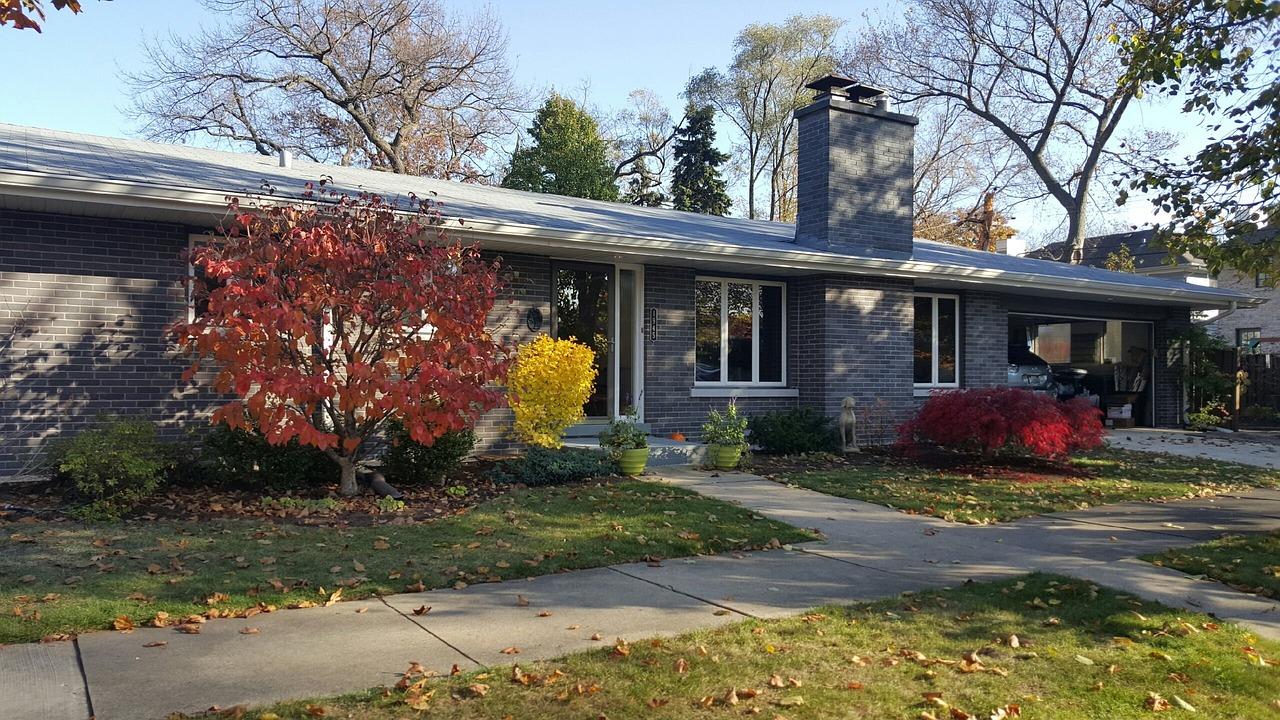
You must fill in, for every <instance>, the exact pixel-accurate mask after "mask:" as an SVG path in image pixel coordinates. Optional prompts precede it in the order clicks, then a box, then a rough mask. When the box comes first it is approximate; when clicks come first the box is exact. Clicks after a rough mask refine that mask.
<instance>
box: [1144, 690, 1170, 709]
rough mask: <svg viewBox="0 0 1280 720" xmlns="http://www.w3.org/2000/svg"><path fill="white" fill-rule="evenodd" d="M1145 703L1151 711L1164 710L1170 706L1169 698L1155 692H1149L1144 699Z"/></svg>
mask: <svg viewBox="0 0 1280 720" xmlns="http://www.w3.org/2000/svg"><path fill="white" fill-rule="evenodd" d="M1143 705H1146V707H1147V709H1148V710H1150V711H1151V712H1164V711H1165V710H1168V709H1169V708H1170V705H1169V701H1168V700H1165V699H1164V698H1162V697H1160V696H1159V695H1157V694H1155V693H1153V692H1149V693H1147V699H1146V700H1144V701H1143Z"/></svg>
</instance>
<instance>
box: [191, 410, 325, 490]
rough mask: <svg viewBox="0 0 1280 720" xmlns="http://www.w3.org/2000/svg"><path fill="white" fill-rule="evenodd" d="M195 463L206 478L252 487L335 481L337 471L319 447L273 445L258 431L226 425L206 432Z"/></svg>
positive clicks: (276, 486) (224, 483)
mask: <svg viewBox="0 0 1280 720" xmlns="http://www.w3.org/2000/svg"><path fill="white" fill-rule="evenodd" d="M197 465H198V468H199V471H200V475H201V479H202V480H203V481H205V482H209V483H211V484H216V485H233V486H241V487H253V488H261V487H268V488H295V487H303V486H307V485H316V484H324V483H335V482H337V481H338V475H339V470H338V466H337V464H336V463H334V462H333V460H330V459H329V456H328V455H325V454H324V451H322V450H318V449H316V448H313V447H310V446H308V445H301V444H299V443H298V441H297V440H290V441H289V442H288V443H287V444H285V445H272V444H270V443H268V442H267V440H266V438H264V437H262V435H260V434H259V433H256V432H249V431H247V430H238V429H234V430H233V429H232V428H229V427H227V426H226V425H219V426H217V427H216V428H214V429H213V430H211V431H210V432H209V433H208V434H207V435H205V438H204V442H203V447H202V449H201V452H200V458H199V460H198V463H197Z"/></svg>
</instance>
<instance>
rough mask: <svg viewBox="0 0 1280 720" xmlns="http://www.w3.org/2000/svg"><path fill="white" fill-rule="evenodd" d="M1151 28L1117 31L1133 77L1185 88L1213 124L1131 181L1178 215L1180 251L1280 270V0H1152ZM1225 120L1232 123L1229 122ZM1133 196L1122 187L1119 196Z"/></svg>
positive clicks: (1169, 239)
mask: <svg viewBox="0 0 1280 720" xmlns="http://www.w3.org/2000/svg"><path fill="white" fill-rule="evenodd" d="M1135 12H1138V13H1146V14H1148V15H1150V16H1151V17H1153V18H1154V19H1155V22H1154V24H1153V25H1152V26H1150V27H1149V28H1148V29H1147V30H1145V31H1142V32H1136V33H1133V34H1131V35H1123V34H1121V33H1116V34H1114V35H1112V40H1113V41H1115V42H1116V43H1117V44H1118V45H1119V46H1120V47H1121V48H1122V49H1123V51H1124V53H1125V57H1126V60H1127V65H1128V72H1129V77H1131V78H1132V79H1133V80H1134V81H1135V82H1140V83H1143V84H1145V85H1148V86H1151V87H1154V88H1155V89H1156V90H1157V91H1159V92H1162V93H1167V94H1169V95H1174V96H1177V97H1180V98H1181V99H1182V100H1183V103H1182V111H1183V112H1184V113H1188V114H1197V115H1201V116H1204V117H1206V118H1208V119H1211V120H1212V121H1213V122H1214V123H1215V124H1214V125H1213V126H1212V127H1211V131H1213V132H1215V133H1216V135H1217V136H1216V137H1215V138H1213V139H1212V140H1211V141H1210V142H1209V143H1208V144H1206V145H1205V146H1204V147H1203V148H1201V149H1200V150H1199V151H1198V152H1196V153H1195V154H1194V155H1193V156H1191V157H1189V158H1185V159H1180V160H1179V159H1175V160H1170V159H1168V158H1167V157H1166V156H1162V155H1158V154H1149V155H1148V157H1147V158H1146V161H1147V162H1146V164H1145V167H1144V168H1143V170H1142V172H1140V173H1138V174H1136V175H1135V176H1134V177H1132V178H1131V179H1130V188H1131V189H1137V190H1142V191H1148V192H1151V193H1153V195H1154V197H1153V201H1154V204H1155V205H1156V207H1157V208H1159V209H1160V210H1162V211H1164V212H1166V213H1169V214H1170V215H1171V219H1170V220H1169V221H1168V222H1165V223H1163V224H1162V225H1161V227H1160V228H1159V229H1160V231H1161V233H1160V234H1161V235H1162V236H1163V240H1164V242H1165V244H1166V245H1167V246H1168V247H1169V249H1170V251H1172V252H1175V253H1183V252H1185V253H1191V254H1192V255H1194V256H1196V257H1199V258H1202V259H1203V260H1205V262H1206V263H1207V264H1208V266H1209V268H1210V269H1211V270H1213V271H1215V272H1216V271H1217V270H1219V269H1221V268H1222V267H1224V266H1229V267H1235V268H1237V269H1239V270H1241V271H1243V272H1245V273H1254V272H1266V273H1271V274H1273V276H1275V275H1276V274H1277V273H1278V272H1280V231H1278V230H1280V4H1277V3H1275V2H1271V1H1269V0H1150V2H1144V3H1142V4H1141V5H1139V6H1138V8H1137V9H1136V10H1135ZM1224 126H1225V127H1224ZM1126 197H1127V193H1126V194H1122V195H1121V197H1120V201H1121V202H1123V201H1124V200H1125V199H1126Z"/></svg>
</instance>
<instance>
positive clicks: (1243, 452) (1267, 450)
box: [1107, 428, 1280, 469]
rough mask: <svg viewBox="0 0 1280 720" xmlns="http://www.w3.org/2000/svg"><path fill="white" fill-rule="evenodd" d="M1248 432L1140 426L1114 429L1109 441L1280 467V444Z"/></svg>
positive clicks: (1141, 448) (1145, 449) (1142, 448)
mask: <svg viewBox="0 0 1280 720" xmlns="http://www.w3.org/2000/svg"><path fill="white" fill-rule="evenodd" d="M1251 437H1253V436H1252V435H1251V434H1250V433H1248V432H1241V433H1230V432H1222V431H1216V430H1215V431H1211V432H1194V431H1191V430H1165V429H1158V428H1136V429H1130V430H1112V431H1110V432H1109V433H1107V444H1108V445H1110V446H1112V447H1117V448H1121V449H1124V450H1138V451H1142V452H1163V453H1170V454H1172V455H1182V456H1185V457H1196V458H1205V459H1208V460H1222V461H1225V462H1235V463H1242V464H1244V465H1254V466H1257V467H1264V468H1273V469H1274V468H1280V444H1277V443H1275V442H1254V441H1252V440H1251Z"/></svg>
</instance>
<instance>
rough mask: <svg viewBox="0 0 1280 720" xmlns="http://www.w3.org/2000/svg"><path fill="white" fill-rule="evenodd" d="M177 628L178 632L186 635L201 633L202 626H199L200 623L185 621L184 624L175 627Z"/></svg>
mask: <svg viewBox="0 0 1280 720" xmlns="http://www.w3.org/2000/svg"><path fill="white" fill-rule="evenodd" d="M175 629H176V630H177V631H178V632H180V633H183V634H185V635H199V634H200V626H199V625H197V624H195V623H183V624H182V625H179V626H178V627H177V628H175Z"/></svg>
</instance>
